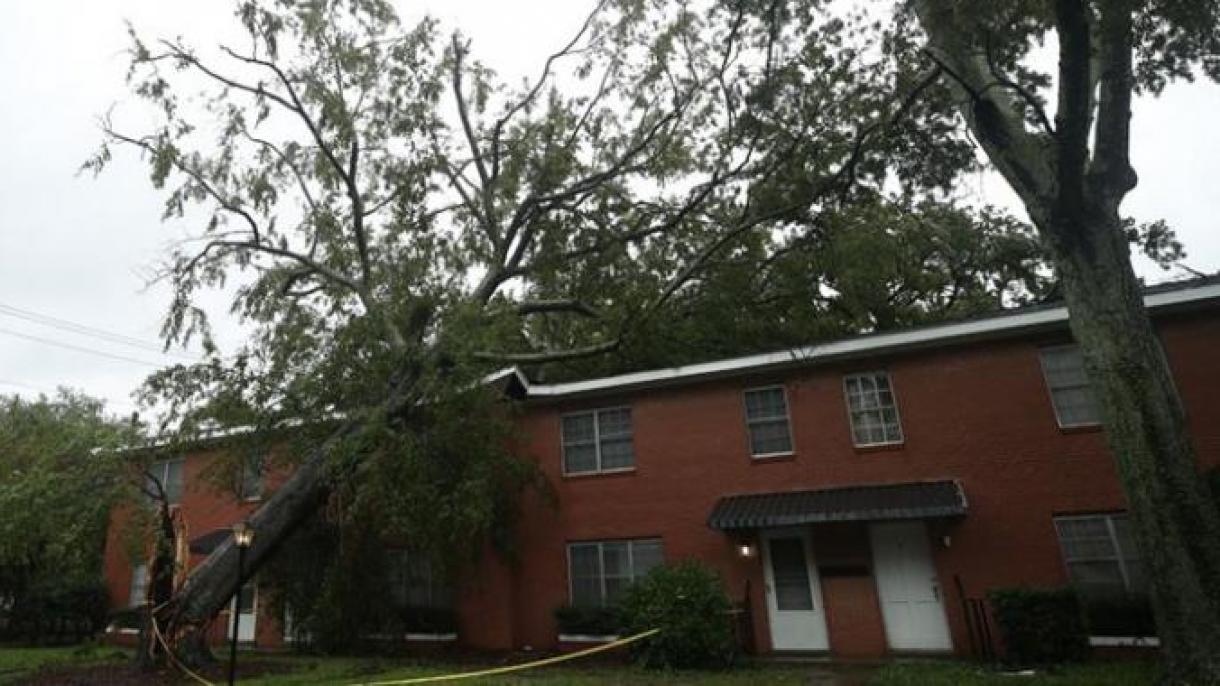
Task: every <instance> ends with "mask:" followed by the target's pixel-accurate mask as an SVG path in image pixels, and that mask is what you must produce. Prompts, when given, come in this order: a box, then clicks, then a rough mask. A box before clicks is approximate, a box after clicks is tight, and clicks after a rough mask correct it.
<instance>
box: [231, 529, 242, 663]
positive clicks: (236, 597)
mask: <svg viewBox="0 0 1220 686" xmlns="http://www.w3.org/2000/svg"><path fill="white" fill-rule="evenodd" d="M245 567H246V546H244V545H238V546H237V590H236V591H234V593H233V637H232V639H231V640H230V641H229V686H233V684H235V683H237V679H236V677H237V627H238V625H239V624H240V623H241V587H242V583H241V575H242V572H243V571H245Z"/></svg>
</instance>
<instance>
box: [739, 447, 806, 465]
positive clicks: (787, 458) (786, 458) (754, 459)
mask: <svg viewBox="0 0 1220 686" xmlns="http://www.w3.org/2000/svg"><path fill="white" fill-rule="evenodd" d="M795 459H796V451H794V450H789V451H788V452H786V453H764V454H762V455H751V456H750V464H766V463H768V462H791V461H793V460H795Z"/></svg>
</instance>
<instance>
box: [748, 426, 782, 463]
mask: <svg viewBox="0 0 1220 686" xmlns="http://www.w3.org/2000/svg"><path fill="white" fill-rule="evenodd" d="M750 452H751V453H753V454H754V455H769V454H772V453H789V452H792V437H791V436H790V435H789V433H788V420H787V419H780V420H767V421H763V422H754V423H752V424H750Z"/></svg>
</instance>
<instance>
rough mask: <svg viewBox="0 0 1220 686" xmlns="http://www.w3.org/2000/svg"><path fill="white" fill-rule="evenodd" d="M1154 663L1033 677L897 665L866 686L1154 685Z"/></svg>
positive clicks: (1099, 665) (947, 665) (941, 665)
mask: <svg viewBox="0 0 1220 686" xmlns="http://www.w3.org/2000/svg"><path fill="white" fill-rule="evenodd" d="M1156 676H1157V666H1156V663H1154V662H1093V663H1088V664H1081V665H1068V666H1064V667H1059V668H1056V669H1054V670H1051V671H1039V672H1037V673H1035V674H1034V675H1032V676H1021V675H1019V674H1014V673H1004V672H997V671H994V670H988V669H983V668H980V667H977V666H974V665H969V664H963V663H956V662H925V663H900V664H891V665H886V666H885V667H882V668H881V669H880V670H878V671H877V673H875V674H874V675H873V676H872V678H871V679H869V681H868V685H869V686H993V685H998V684H1004V685H1005V686H1021V685H1023V684H1028V685H1029V686H1148V685H1149V684H1153V683H1155V682H1156Z"/></svg>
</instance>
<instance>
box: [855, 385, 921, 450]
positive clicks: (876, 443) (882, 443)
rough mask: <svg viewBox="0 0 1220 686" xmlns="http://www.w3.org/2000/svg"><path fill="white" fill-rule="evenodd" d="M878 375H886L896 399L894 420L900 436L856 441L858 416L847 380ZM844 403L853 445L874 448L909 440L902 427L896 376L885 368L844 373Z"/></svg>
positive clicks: (891, 393) (891, 394)
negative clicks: (870, 440) (862, 441)
mask: <svg viewBox="0 0 1220 686" xmlns="http://www.w3.org/2000/svg"><path fill="white" fill-rule="evenodd" d="M862 376H868V377H877V376H884V377H885V383H886V385H887V386H889V389H890V397H891V398H893V399H894V421H895V423H896V424H897V426H898V438H897V439H894V440H885V441H874V442H872V443H858V442H856V416H855V412H854V410H852V407H851V390H850V389H849V388H848V387H847V381H848V380H849V379H853V378H856V377H862ZM843 404H844V406H846V408H847V425H848V427H847V428H848V430H849V431H850V432H851V442H852V445H853V446H855V447H857V448H874V447H878V446H886V445H902V444H903V443H905V442H906V440H907V432H906V430H904V429H903V428H902V412H901V411H900V410H899V407H898V406H899V405H900V403H899V402H898V391H897V390H896V389H895V388H894V378H893V377H892V376H890V373H889V371H888V370H885V369H868V370H864V371H859V372H851V373H848V374H844V375H843Z"/></svg>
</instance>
